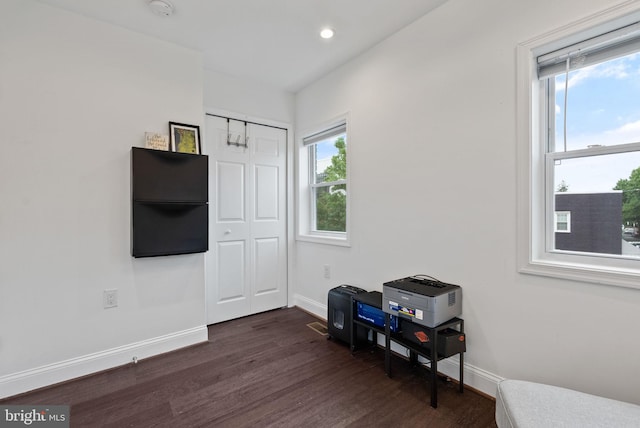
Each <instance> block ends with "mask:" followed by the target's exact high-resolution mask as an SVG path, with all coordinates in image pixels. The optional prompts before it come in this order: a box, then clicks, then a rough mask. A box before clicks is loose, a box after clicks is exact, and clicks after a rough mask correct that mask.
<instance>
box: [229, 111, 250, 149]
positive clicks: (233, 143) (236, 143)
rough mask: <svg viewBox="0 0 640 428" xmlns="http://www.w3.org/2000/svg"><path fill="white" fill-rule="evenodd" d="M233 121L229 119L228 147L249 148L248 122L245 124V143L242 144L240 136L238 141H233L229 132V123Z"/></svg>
mask: <svg viewBox="0 0 640 428" xmlns="http://www.w3.org/2000/svg"><path fill="white" fill-rule="evenodd" d="M230 120H231V119H228V118H227V146H236V147H244V148H245V149H248V148H249V137H248V136H247V122H244V143H240V137H241V135H240V134H238V138H236V141H231V138H232V135H231V132H230V131H229V122H230Z"/></svg>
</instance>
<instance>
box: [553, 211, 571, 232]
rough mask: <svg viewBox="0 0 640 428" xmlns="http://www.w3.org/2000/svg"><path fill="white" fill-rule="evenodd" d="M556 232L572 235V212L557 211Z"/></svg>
mask: <svg viewBox="0 0 640 428" xmlns="http://www.w3.org/2000/svg"><path fill="white" fill-rule="evenodd" d="M555 214H556V221H555V224H556V227H555V232H560V233H571V212H570V211H556V213H555Z"/></svg>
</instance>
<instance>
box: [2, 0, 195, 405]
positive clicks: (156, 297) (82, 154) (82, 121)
mask: <svg viewBox="0 0 640 428" xmlns="http://www.w3.org/2000/svg"><path fill="white" fill-rule="evenodd" d="M202 81H203V76H202V59H201V56H200V54H198V53H196V52H193V51H190V50H187V49H184V48H181V47H178V46H175V45H171V44H167V43H164V42H161V41H158V40H154V39H150V38H148V37H145V36H142V35H139V34H136V33H133V32H130V31H127V30H123V29H120V28H117V27H113V26H110V25H107V24H103V23H100V22H97V21H93V20H90V19H86V18H83V17H81V16H79V15H74V14H70V13H67V12H64V11H61V10H59V9H55V8H51V7H49V6H45V5H42V4H40V3H37V2H34V1H24V0H5V1H3V11H2V14H0V129H1V132H0V134H1V135H2V142H3V152H2V154H1V155H0V196H1V199H2V208H1V209H0V397H1V396H7V395H11V394H15V393H17V392H21V391H22V390H24V389H29V388H33V387H37V386H41V385H42V384H43V383H49V382H55V381H59V380H62V379H64V378H68V377H70V376H75V375H79V374H84V372H86V371H92V370H99V369H102V368H106V367H107V366H112V365H117V364H123V363H125V362H128V361H131V359H132V357H133V356H134V355H136V356H138V357H139V358H142V357H145V356H147V355H150V354H153V353H156V352H163V351H166V350H168V349H171V348H174V347H177V346H183V345H186V344H190V343H195V342H198V341H203V340H206V338H207V333H206V327H205V318H204V315H205V312H204V285H203V284H204V261H203V260H204V256H203V255H202V254H197V255H186V256H173V257H159V258H150V259H133V258H132V257H131V256H130V163H129V162H130V149H131V147H132V146H142V145H143V138H144V133H145V131H154V132H164V133H168V122H169V121H177V122H184V123H192V124H200V125H201V124H202V122H203V120H202V119H203V108H202V106H203V84H202ZM158 179H159V180H161V179H163V178H162V177H159V178H158ZM112 288H116V289H118V293H119V306H118V307H117V308H113V309H103V308H102V292H103V290H104V289H112Z"/></svg>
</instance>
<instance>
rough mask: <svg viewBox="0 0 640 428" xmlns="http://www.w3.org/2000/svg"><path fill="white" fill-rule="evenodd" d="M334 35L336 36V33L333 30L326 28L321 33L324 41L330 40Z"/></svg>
mask: <svg viewBox="0 0 640 428" xmlns="http://www.w3.org/2000/svg"><path fill="white" fill-rule="evenodd" d="M334 34H335V31H333V30H332V29H331V28H325V29H323V30H322V31H320V37H322V38H323V39H330V38H332V37H333V35H334Z"/></svg>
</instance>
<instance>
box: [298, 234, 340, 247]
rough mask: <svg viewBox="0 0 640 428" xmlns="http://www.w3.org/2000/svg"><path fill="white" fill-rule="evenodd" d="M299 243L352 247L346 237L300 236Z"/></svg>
mask: <svg viewBox="0 0 640 428" xmlns="http://www.w3.org/2000/svg"><path fill="white" fill-rule="evenodd" d="M296 240H297V241H301V242H313V243H315V244H325V245H336V246H339V247H351V243H350V242H349V239H348V238H347V237H346V236H345V235H342V236H340V235H329V234H327V235H324V234H313V235H312V234H299V235H298V236H296Z"/></svg>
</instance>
